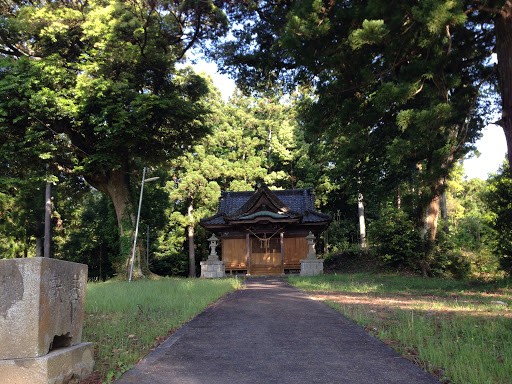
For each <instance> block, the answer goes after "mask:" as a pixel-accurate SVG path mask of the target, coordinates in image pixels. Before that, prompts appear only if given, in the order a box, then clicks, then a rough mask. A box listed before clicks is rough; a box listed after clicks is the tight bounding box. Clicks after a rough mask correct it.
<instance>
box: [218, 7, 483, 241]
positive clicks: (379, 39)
mask: <svg viewBox="0 0 512 384" xmlns="http://www.w3.org/2000/svg"><path fill="white" fill-rule="evenodd" d="M226 9H227V10H228V13H229V16H230V17H231V19H232V20H233V22H234V23H238V24H241V25H244V28H237V29H236V30H235V31H234V32H233V34H234V36H235V38H236V39H235V40H233V39H231V40H228V41H226V42H223V43H221V44H220V47H219V48H220V53H219V52H217V53H216V55H214V57H215V58H217V59H220V63H221V65H222V66H224V68H226V69H227V70H230V71H232V69H233V68H234V69H236V71H233V72H234V73H236V74H237V76H238V79H239V80H240V82H242V80H243V81H244V82H245V84H246V85H245V86H246V88H249V89H254V88H262V87H265V86H267V85H268V84H269V83H275V82H278V81H281V82H283V83H285V84H286V83H287V84H288V85H291V86H292V87H293V86H295V84H297V83H310V84H313V85H314V87H315V96H316V97H315V98H314V99H312V100H311V101H310V102H309V105H308V106H307V108H305V109H304V111H305V112H306V113H305V114H303V115H302V120H303V121H304V122H305V123H306V125H307V127H308V131H309V132H310V133H312V134H316V135H319V136H321V137H322V139H323V140H324V141H325V142H326V145H327V146H330V147H331V148H332V149H333V152H332V154H333V155H334V157H333V158H332V159H331V161H332V162H333V164H334V166H335V167H337V168H339V169H340V172H339V173H340V175H341V177H343V179H344V185H347V186H349V187H350V188H351V189H352V190H353V191H354V193H355V194H357V195H358V194H359V193H361V194H362V195H363V196H365V197H366V196H369V195H371V194H373V195H375V194H376V192H375V186H378V189H379V192H381V193H378V194H379V195H380V196H383V197H385V196H386V195H387V196H389V195H390V194H391V193H393V194H394V193H395V191H396V190H397V188H398V187H399V186H400V184H401V183H403V182H407V183H408V184H409V185H410V186H411V189H414V190H415V193H416V195H417V198H416V202H415V203H416V212H415V214H414V218H415V221H416V222H417V225H420V222H421V221H424V225H425V226H426V229H427V230H426V232H427V233H429V238H430V239H431V240H433V239H434V238H435V235H436V231H437V215H438V211H439V196H440V195H441V194H442V192H443V190H444V188H445V184H444V180H445V178H446V176H447V175H448V174H449V172H450V170H451V168H452V167H453V165H454V164H455V163H456V161H457V160H458V159H460V158H462V157H463V156H464V155H465V154H466V153H467V152H468V151H470V150H471V149H472V143H473V142H474V140H475V139H476V137H478V134H479V131H480V129H481V127H482V122H483V121H482V119H481V115H482V111H481V110H479V109H478V108H477V106H478V103H477V101H478V96H479V92H480V88H481V86H482V84H483V82H484V81H485V80H487V79H489V78H490V76H492V74H493V68H492V66H490V65H489V64H488V60H489V57H490V51H489V50H488V49H487V47H489V46H490V44H492V41H493V36H492V29H491V28H490V27H489V26H488V25H483V24H479V28H476V27H475V23H477V22H478V20H477V15H474V14H472V13H469V14H467V13H466V10H467V9H465V8H464V6H463V4H461V3H457V2H451V1H442V0H439V1H429V2H420V3H414V4H411V3H409V2H407V1H399V2H393V3H389V2H385V1H381V0H375V1H354V2H348V3H347V2H331V1H314V0H310V1H284V2H276V3H273V2H259V3H258V4H256V3H245V2H238V4H235V5H232V4H231V3H230V5H227V6H226ZM249 42H250V43H249Z"/></svg>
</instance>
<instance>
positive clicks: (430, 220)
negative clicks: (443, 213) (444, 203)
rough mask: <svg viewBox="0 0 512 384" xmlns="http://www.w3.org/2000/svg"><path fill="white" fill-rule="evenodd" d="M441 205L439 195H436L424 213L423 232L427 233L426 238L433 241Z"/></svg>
mask: <svg viewBox="0 0 512 384" xmlns="http://www.w3.org/2000/svg"><path fill="white" fill-rule="evenodd" d="M440 206H441V196H440V195H436V196H435V197H434V198H433V199H432V200H431V201H430V204H429V205H428V207H427V212H426V214H425V232H426V233H427V234H428V240H431V241H434V240H435V239H436V234H437V218H438V217H439V208H440Z"/></svg>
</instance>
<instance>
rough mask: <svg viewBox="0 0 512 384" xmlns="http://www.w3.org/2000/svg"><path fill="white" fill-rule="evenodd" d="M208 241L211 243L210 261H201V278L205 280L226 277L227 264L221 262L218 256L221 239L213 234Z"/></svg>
mask: <svg viewBox="0 0 512 384" xmlns="http://www.w3.org/2000/svg"><path fill="white" fill-rule="evenodd" d="M208 241H209V242H210V245H209V246H210V255H209V256H208V260H206V261H201V277H202V278H205V279H215V278H219V277H226V263H225V262H223V261H220V260H219V256H218V255H217V245H218V242H219V239H218V238H217V237H216V236H215V234H213V235H212V236H211V237H210V238H209V239H208Z"/></svg>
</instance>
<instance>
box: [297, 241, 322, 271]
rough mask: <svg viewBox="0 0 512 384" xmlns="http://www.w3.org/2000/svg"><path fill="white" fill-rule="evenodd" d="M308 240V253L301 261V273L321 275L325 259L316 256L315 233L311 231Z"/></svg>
mask: <svg viewBox="0 0 512 384" xmlns="http://www.w3.org/2000/svg"><path fill="white" fill-rule="evenodd" d="M306 240H307V241H308V254H307V256H306V258H305V259H304V260H301V261H300V275H301V276H316V275H321V274H323V272H324V261H323V260H322V259H319V258H317V256H316V251H315V235H313V234H312V233H311V232H309V234H308V235H307V236H306Z"/></svg>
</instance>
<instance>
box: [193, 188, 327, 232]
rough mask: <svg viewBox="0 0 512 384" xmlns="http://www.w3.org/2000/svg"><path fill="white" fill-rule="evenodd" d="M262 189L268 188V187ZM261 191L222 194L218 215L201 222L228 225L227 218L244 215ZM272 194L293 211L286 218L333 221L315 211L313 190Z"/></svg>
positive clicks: (282, 191) (305, 221)
mask: <svg viewBox="0 0 512 384" xmlns="http://www.w3.org/2000/svg"><path fill="white" fill-rule="evenodd" d="M262 188H266V186H265V187H262ZM260 189H261V188H260ZM259 191H260V190H258V191H256V192H254V191H244V192H222V195H221V197H220V204H219V211H218V213H217V214H216V215H214V216H211V217H207V218H205V219H203V220H201V224H205V225H223V224H227V222H226V220H225V217H228V216H229V217H233V216H238V214H243V212H240V209H241V208H242V207H243V206H244V204H246V203H247V202H248V201H249V200H250V199H251V197H253V196H254V195H255V194H257V193H258V192H259ZM267 191H268V189H267ZM270 193H271V194H273V195H274V196H275V197H276V198H277V199H278V201H279V202H281V203H282V204H284V205H285V206H286V207H287V208H289V210H290V211H291V212H290V215H286V216H297V215H298V216H300V217H302V220H301V222H302V223H320V222H325V221H330V220H331V217H330V216H329V215H326V214H323V213H320V212H317V211H316V210H315V195H314V194H313V191H312V189H311V188H309V189H287V190H278V191H270Z"/></svg>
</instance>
